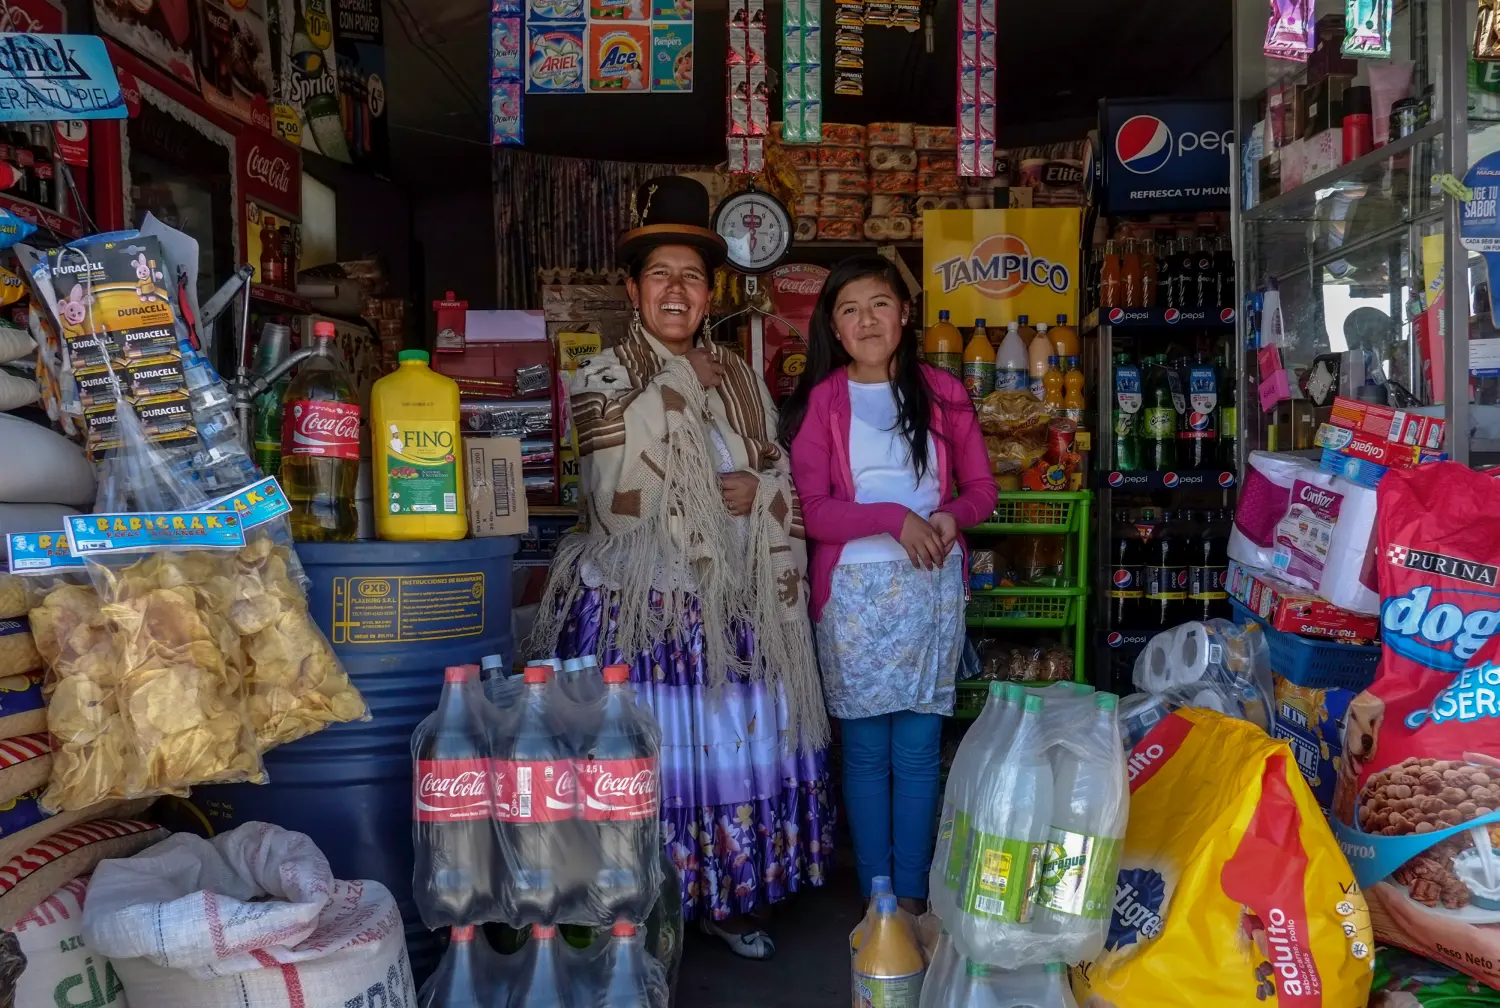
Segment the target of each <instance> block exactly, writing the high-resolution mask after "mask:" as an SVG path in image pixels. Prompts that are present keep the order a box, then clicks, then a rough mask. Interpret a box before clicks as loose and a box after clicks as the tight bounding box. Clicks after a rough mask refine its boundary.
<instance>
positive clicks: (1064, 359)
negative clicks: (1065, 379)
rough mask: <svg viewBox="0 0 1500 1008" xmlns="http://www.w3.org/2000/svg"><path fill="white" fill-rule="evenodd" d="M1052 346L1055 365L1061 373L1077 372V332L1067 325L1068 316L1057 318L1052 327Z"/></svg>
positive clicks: (1078, 359)
mask: <svg viewBox="0 0 1500 1008" xmlns="http://www.w3.org/2000/svg"><path fill="white" fill-rule="evenodd" d="M1052 345H1053V346H1054V347H1056V348H1057V363H1058V364H1059V365H1061V366H1062V369H1063V372H1064V373H1065V374H1066V373H1067V372H1069V371H1077V370H1078V365H1079V362H1080V357H1079V350H1078V330H1077V329H1074V328H1073V327H1072V326H1070V325H1068V316H1066V315H1059V316H1057V325H1055V326H1053V327H1052Z"/></svg>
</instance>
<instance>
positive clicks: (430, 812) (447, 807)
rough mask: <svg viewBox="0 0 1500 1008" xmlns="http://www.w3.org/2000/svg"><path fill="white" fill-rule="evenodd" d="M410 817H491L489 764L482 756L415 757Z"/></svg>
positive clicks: (435, 819) (422, 819)
mask: <svg viewBox="0 0 1500 1008" xmlns="http://www.w3.org/2000/svg"><path fill="white" fill-rule="evenodd" d="M414 777H415V780H414V782H413V783H414V786H413V788H412V818H413V819H415V820H417V821H419V822H464V821H467V820H470V819H488V818H489V817H490V811H491V810H490V790H489V768H488V766H487V765H486V763H485V761H484V760H483V759H459V760H418V761H417V764H416V767H415V769H414Z"/></svg>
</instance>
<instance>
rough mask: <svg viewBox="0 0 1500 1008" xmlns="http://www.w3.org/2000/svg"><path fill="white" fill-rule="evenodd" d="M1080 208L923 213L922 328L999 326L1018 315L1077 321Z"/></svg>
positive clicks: (1033, 318) (1048, 319)
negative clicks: (942, 316) (940, 320)
mask: <svg viewBox="0 0 1500 1008" xmlns="http://www.w3.org/2000/svg"><path fill="white" fill-rule="evenodd" d="M1082 223H1083V211H1082V210H1078V209H1073V208H1048V209H1040V210H929V211H927V212H926V213H925V214H923V215H922V270H923V273H924V278H923V281H922V292H923V294H924V297H923V298H922V301H923V304H924V305H925V306H926V307H925V308H924V312H925V313H926V317H927V318H926V324H927V325H932V324H934V323H935V322H936V321H937V317H938V311H939V310H940V309H943V308H946V309H948V312H949V315H950V316H951V317H952V320H953V324H954V325H960V326H965V325H973V324H974V320H975V319H976V318H982V319H984V320H985V324H986V325H989V326H996V325H999V326H1003V325H1006V324H1008V323H1011V322H1014V321H1016V319H1017V318H1018V317H1019V316H1021V315H1026V316H1029V317H1030V319H1031V321H1032V323H1037V322H1046V323H1048V324H1049V325H1050V324H1051V323H1052V322H1053V321H1054V320H1055V319H1056V318H1057V316H1059V315H1066V316H1068V318H1069V320H1070V321H1073V322H1077V321H1078V319H1077V312H1078V294H1079V290H1080V286H1079V284H1080V279H1081V278H1080V276H1079V269H1078V263H1079V252H1078V240H1079V230H1080V228H1081V227H1082Z"/></svg>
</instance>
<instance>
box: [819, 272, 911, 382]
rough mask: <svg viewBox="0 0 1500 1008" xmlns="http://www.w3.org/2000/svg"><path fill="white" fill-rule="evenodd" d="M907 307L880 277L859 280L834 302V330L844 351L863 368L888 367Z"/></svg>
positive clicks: (898, 340)
mask: <svg viewBox="0 0 1500 1008" xmlns="http://www.w3.org/2000/svg"><path fill="white" fill-rule="evenodd" d="M909 314H910V306H909V305H907V304H906V302H904V301H902V300H901V299H900V298H899V297H897V296H896V292H895V291H893V290H891V285H890V284H889V283H887V282H886V281H885V279H884V278H883V277H878V276H867V277H860V278H859V279H858V280H854V281H852V282H850V283H847V284H845V285H844V289H843V290H841V291H839V293H838V296H837V297H836V298H834V301H833V331H834V335H836V336H837V337H838V341H839V343H840V344H841V345H842V346H843V348H844V352H845V353H847V354H848V355H849V356H850V357H851V358H853V360H854V362H855V363H856V364H859V365H862V367H863V369H867V370H868V369H879V368H887V367H889V365H890V361H891V358H893V357H895V356H896V348H897V347H898V346H900V345H901V330H902V329H903V328H904V327H905V326H906V322H907V316H908V315H909Z"/></svg>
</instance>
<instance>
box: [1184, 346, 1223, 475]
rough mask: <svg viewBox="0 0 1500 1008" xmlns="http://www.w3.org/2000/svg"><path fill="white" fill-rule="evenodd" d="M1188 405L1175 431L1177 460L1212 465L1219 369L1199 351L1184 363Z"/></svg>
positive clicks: (1216, 454) (1214, 462) (1216, 436)
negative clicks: (1179, 427)
mask: <svg viewBox="0 0 1500 1008" xmlns="http://www.w3.org/2000/svg"><path fill="white" fill-rule="evenodd" d="M1186 377H1187V382H1186V384H1187V400H1186V402H1185V405H1186V407H1187V409H1186V410H1185V411H1184V413H1183V416H1182V429H1181V430H1179V431H1178V432H1177V464H1178V465H1180V466H1182V467H1183V468H1184V469H1213V468H1216V467H1217V466H1218V464H1219V445H1218V440H1219V373H1218V368H1216V367H1215V366H1214V364H1213V362H1212V361H1210V360H1209V359H1208V354H1206V353H1204V352H1203V351H1202V350H1199V351H1198V354H1197V357H1196V358H1195V359H1194V360H1193V362H1192V363H1191V364H1189V365H1187V368H1186Z"/></svg>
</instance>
